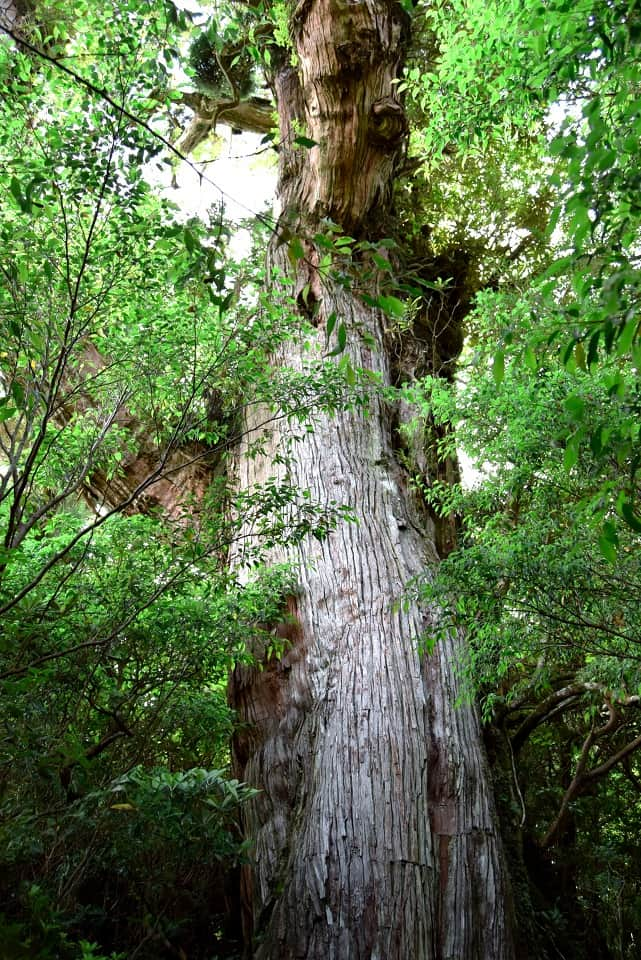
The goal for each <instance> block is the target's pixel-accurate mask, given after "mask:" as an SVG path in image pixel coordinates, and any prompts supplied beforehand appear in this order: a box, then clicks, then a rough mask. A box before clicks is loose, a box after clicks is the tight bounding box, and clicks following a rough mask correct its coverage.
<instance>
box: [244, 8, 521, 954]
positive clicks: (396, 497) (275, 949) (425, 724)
mask: <svg viewBox="0 0 641 960" xmlns="http://www.w3.org/2000/svg"><path fill="white" fill-rule="evenodd" d="M291 26H292V36H293V38H294V44H295V51H296V61H295V62H296V66H295V67H292V66H290V63H289V58H288V57H287V56H284V57H283V61H282V63H281V64H280V65H279V66H278V67H277V68H276V70H275V74H274V77H273V82H274V87H275V91H276V95H277V100H278V106H279V114H280V134H281V138H282V139H283V141H284V147H283V149H282V150H281V165H280V197H281V201H282V204H283V216H282V221H281V223H282V224H283V227H284V226H285V225H287V230H288V231H291V232H293V233H295V234H296V235H297V236H300V237H301V238H306V239H304V240H303V242H304V245H305V249H306V257H305V259H304V260H303V259H301V260H300V261H299V262H298V264H297V268H296V276H295V277H294V278H293V281H292V284H293V289H294V292H295V293H297V292H299V291H300V290H301V288H303V287H304V286H305V285H307V284H309V289H310V291H311V293H310V295H311V296H313V297H315V298H316V307H317V313H316V316H315V319H314V322H315V323H317V325H318V349H319V350H322V349H323V347H324V342H325V328H326V322H327V318H328V317H329V316H330V315H331V314H332V313H335V314H336V315H337V317H338V318H339V319H340V321H341V322H343V323H344V324H345V325H346V328H347V329H348V331H349V334H348V335H349V346H348V350H349V354H350V358H351V362H352V364H353V366H354V368H359V367H361V368H364V369H366V370H371V371H374V372H375V373H376V374H378V375H380V377H381V380H382V383H383V385H389V384H391V383H392V382H393V373H392V370H391V364H390V360H389V358H388V356H387V349H386V343H387V339H386V336H385V318H384V317H383V316H382V314H381V313H380V311H378V310H376V309H372V308H370V307H368V306H366V305H365V304H364V303H363V302H362V301H361V299H360V298H359V297H358V296H357V294H356V292H355V291H354V290H353V289H344V288H342V287H341V286H339V285H337V284H335V283H332V282H331V281H328V280H327V278H321V277H319V276H318V275H317V274H315V268H314V263H317V262H318V251H317V250H316V248H315V246H314V244H313V242H312V241H310V240H309V238H310V237H313V235H314V234H315V233H316V232H318V231H319V230H321V231H322V229H323V227H322V223H321V221H322V218H331V219H332V220H333V221H334V222H336V223H338V224H340V225H341V227H342V228H343V229H344V230H345V232H346V233H351V235H352V236H358V237H367V238H369V239H372V240H375V239H377V238H380V237H381V236H383V235H384V234H383V226H382V225H383V224H384V220H385V216H386V215H387V213H388V210H389V202H390V196H391V186H392V180H393V176H394V173H395V170H396V168H397V166H398V164H399V160H400V159H401V156H402V151H403V146H404V141H405V136H406V132H407V128H406V121H405V115H404V111H403V107H402V104H401V102H400V101H399V99H398V96H397V92H396V86H395V84H394V80H396V79H397V78H398V77H399V75H400V71H401V67H402V59H403V51H404V47H405V44H406V42H407V40H408V39H409V20H408V17H407V15H406V14H405V13H404V12H403V10H402V8H401V7H400V5H399V4H397V3H393V2H388V0H365V2H360V3H346V2H342V0H301V2H299V3H298V4H297V5H296V7H295V9H294V11H293V13H292V19H291ZM301 125H302V129H303V130H304V131H305V135H306V136H308V137H310V138H311V139H313V140H314V141H315V142H316V144H317V145H316V146H315V147H313V148H312V149H311V150H305V149H296V147H295V145H294V142H293V141H294V137H295V135H296V133H297V132H298V131H299V130H300V129H301ZM272 257H273V260H274V261H275V262H276V264H277V265H279V266H280V267H281V269H283V270H287V269H289V273H290V275H291V273H292V268H291V266H290V265H289V263H288V261H287V256H286V245H283V244H282V243H281V244H280V245H278V244H275V245H274V249H273V251H272ZM275 362H276V363H279V364H283V365H287V366H291V367H294V368H297V369H301V368H302V365H303V362H304V357H303V353H302V348H299V347H296V346H295V345H292V346H291V347H289V348H288V349H286V350H283V351H281V353H280V354H279V356H278V357H277V358H275ZM248 427H249V428H251V424H248ZM281 430H284V428H283V427H282V426H281ZM300 432H301V431H299V433H300ZM288 439H291V438H288V437H287V436H286V435H285V434H284V433H282V434H280V435H279V434H278V433H277V432H273V433H272V434H271V435H270V437H269V439H268V441H267V444H266V447H265V449H264V452H263V454H262V455H261V456H258V457H253V458H252V457H250V456H247V455H246V454H247V450H248V448H247V447H245V448H244V451H241V456H240V462H239V484H240V486H241V488H250V487H252V486H253V485H254V484H256V483H259V482H261V481H263V480H264V479H265V478H266V477H267V476H269V475H271V474H272V473H273V471H274V466H273V463H274V459H275V458H276V457H277V455H278V454H279V453H280V452H282V445H283V443H284V442H286V441H287V440H288ZM293 451H294V456H293V462H292V464H291V466H290V467H289V468H288V470H289V474H288V478H289V480H290V481H291V482H292V483H293V484H294V485H296V486H297V487H298V488H299V489H300V490H309V491H310V494H311V497H312V499H314V500H317V501H319V502H321V503H330V502H331V501H337V502H338V503H340V504H347V505H350V506H352V507H354V508H355V510H356V512H357V513H358V516H359V522H358V523H345V524H341V525H340V526H339V528H338V529H337V530H336V531H334V532H332V533H331V534H330V535H329V536H328V538H327V539H326V540H323V541H321V542H318V541H317V540H315V539H314V538H312V537H310V538H309V540H308V541H305V542H304V543H303V544H302V545H301V546H300V548H299V549H298V550H297V553H296V555H295V560H296V563H297V569H298V571H299V576H300V580H299V586H298V589H297V591H296V592H295V593H294V594H292V596H291V597H290V598H289V601H288V612H289V614H290V619H289V620H288V621H286V622H285V623H284V624H283V629H282V634H283V636H284V637H285V638H286V639H287V640H288V641H289V646H288V648H287V650H286V652H285V655H284V656H283V657H282V659H281V660H280V661H274V660H271V661H268V662H267V663H265V664H264V665H263V669H262V670H258V669H249V668H245V667H243V668H238V669H237V670H236V672H235V675H234V677H233V678H232V681H231V684H230V699H231V701H232V703H233V705H234V706H235V707H236V709H237V710H238V713H239V716H240V719H241V721H243V722H244V724H245V726H244V728H243V732H242V733H241V734H240V735H239V736H238V738H237V740H236V744H235V760H236V766H237V773H238V774H239V775H240V776H241V777H242V778H243V779H244V780H247V781H248V782H249V783H250V784H252V785H254V786H257V787H259V788H260V790H261V791H262V792H261V794H260V795H259V796H258V797H257V799H256V800H255V802H254V803H253V804H252V806H251V807H250V808H249V811H248V815H247V822H246V829H247V834H248V836H250V837H251V838H252V839H253V840H254V842H255V846H254V847H253V851H252V864H251V866H250V867H249V868H247V869H246V870H245V871H244V875H243V884H242V886H243V890H242V896H243V902H244V909H245V934H246V940H247V950H248V955H251V956H255V957H256V958H258V960H293V958H300V960H302V958H305V960H510V958H512V957H513V956H514V950H513V946H512V931H511V922H510V913H511V912H510V908H509V892H508V883H507V880H506V877H505V873H504V866H503V859H502V853H501V847H500V841H499V838H498V830H497V825H496V823H495V816H494V810H493V802H492V795H491V788H490V782H489V776H488V770H487V765H486V761H485V757H484V753H483V749H482V741H481V733H480V728H479V722H478V718H477V716H476V713H475V711H474V709H473V708H471V707H469V706H456V701H457V696H458V685H457V678H456V668H457V661H458V659H459V643H460V640H459V638H457V637H451V638H450V639H448V640H446V641H443V642H440V643H439V644H438V645H437V647H436V650H435V652H434V654H433V655H431V656H429V657H421V656H419V653H418V649H417V641H418V639H419V637H420V636H421V635H423V634H424V633H425V632H427V633H430V632H431V631H433V629H434V628H435V626H436V625H437V620H438V616H439V614H438V611H436V610H430V609H426V608H425V607H421V606H420V605H419V604H418V603H416V602H413V601H412V602H409V603H407V604H401V603H399V601H400V600H401V598H402V595H403V591H404V588H405V587H406V585H407V584H408V583H409V582H410V581H411V580H412V579H413V578H415V577H417V576H419V575H421V574H423V573H424V571H425V568H426V565H427V566H428V567H429V566H430V565H432V566H433V565H434V564H436V562H437V556H436V550H435V548H434V546H433V541H434V531H433V529H431V528H430V525H429V522H428V521H427V520H426V518H425V516H424V515H423V514H422V512H421V511H419V509H418V508H417V506H416V505H415V503H414V502H413V497H412V495H411V492H410V490H409V489H408V476H407V471H406V468H405V466H404V465H403V464H402V463H401V462H400V461H401V459H402V458H399V456H398V451H397V449H396V445H395V443H394V432H393V428H392V410H391V409H390V405H389V404H388V403H387V402H385V401H384V400H383V399H382V398H381V395H380V393H377V394H376V395H375V396H373V398H372V400H371V403H370V406H369V409H368V410H367V411H363V410H359V409H351V410H342V411H340V412H339V413H337V414H336V415H335V416H333V417H331V416H329V415H324V414H321V415H319V416H318V417H317V418H316V419H315V421H314V430H313V433H306V434H304V435H303V436H302V437H301V438H298V439H297V440H296V441H295V442H294V446H293ZM287 558H288V559H292V555H291V553H290V554H288V555H287ZM280 559H286V558H284V557H282V556H278V555H276V554H275V556H274V560H275V561H277V560H280Z"/></svg>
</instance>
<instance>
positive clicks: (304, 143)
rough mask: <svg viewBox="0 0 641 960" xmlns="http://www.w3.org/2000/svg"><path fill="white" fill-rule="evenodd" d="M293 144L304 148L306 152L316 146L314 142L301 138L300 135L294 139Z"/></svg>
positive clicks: (307, 138)
mask: <svg viewBox="0 0 641 960" xmlns="http://www.w3.org/2000/svg"><path fill="white" fill-rule="evenodd" d="M294 143H295V144H296V145H297V146H299V147H305V148H306V149H307V150H311V148H312V147H317V146H318V144H317V142H316V140H311V139H310V138H309V137H303V136H301V135H299V136H297V137H294Z"/></svg>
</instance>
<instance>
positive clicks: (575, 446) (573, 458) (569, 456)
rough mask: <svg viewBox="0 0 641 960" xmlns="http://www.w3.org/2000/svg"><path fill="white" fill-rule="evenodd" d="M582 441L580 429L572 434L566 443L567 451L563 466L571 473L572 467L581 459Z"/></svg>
mask: <svg viewBox="0 0 641 960" xmlns="http://www.w3.org/2000/svg"><path fill="white" fill-rule="evenodd" d="M580 442H581V436H580V433H579V431H577V433H574V434H572V436H571V437H570V438H569V439H568V441H567V443H566V445H565V453H564V455H563V466H564V468H565V469H566V470H567V472H568V473H569V472H570V470H571V469H572V467H574V466H575V465H576V463H577V461H578V459H579V444H580Z"/></svg>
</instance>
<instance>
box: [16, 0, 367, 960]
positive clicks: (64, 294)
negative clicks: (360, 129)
mask: <svg viewBox="0 0 641 960" xmlns="http://www.w3.org/2000/svg"><path fill="white" fill-rule="evenodd" d="M64 6H65V5H58V6H54V5H52V6H51V24H49V25H48V26H47V28H46V30H47V36H49V35H51V37H52V42H53V41H54V40H55V41H56V42H60V43H61V44H63V45H64V49H65V50H66V51H67V53H68V56H67V57H65V60H64V64H67V63H69V64H72V66H73V69H74V70H76V71H77V72H78V73H79V74H80V75H81V76H82V77H83V78H84V79H85V81H86V83H84V84H83V83H79V82H76V81H74V80H73V78H70V77H69V76H68V75H66V74H65V73H64V72H62V71H61V70H60V68H59V67H56V66H53V65H51V64H48V63H47V62H46V61H45V60H43V59H42V58H38V57H37V56H36V55H34V54H33V53H31V52H28V51H26V50H22V51H20V50H17V49H16V48H15V47H14V46H13V45H12V44H11V43H10V42H9V41H8V40H6V38H3V39H0V119H1V121H2V123H1V124H0V129H1V131H2V132H1V133H0V161H1V163H2V168H3V185H4V190H3V191H2V192H1V193H0V243H1V244H2V249H3V257H2V262H1V263H0V275H1V277H0V278H1V282H0V538H1V540H0V617H1V629H0V695H1V700H2V704H3V710H2V717H1V719H0V729H1V730H2V733H1V735H0V849H1V851H2V853H1V854H0V875H1V877H2V880H1V881H0V891H1V896H0V899H1V900H2V903H3V914H2V916H1V917H0V957H2V958H3V960H4V957H5V956H6V957H7V958H8V957H11V958H12V960H13V958H21V957H29V958H30V960H48V958H56V960H76V958H79V957H85V958H89V957H94V958H98V957H102V956H106V955H111V953H112V952H113V954H114V957H115V956H119V957H122V956H130V955H133V954H134V953H135V954H136V956H137V957H140V958H145V957H147V958H149V960H151V958H156V957H158V956H160V955H164V952H166V953H167V955H175V954H176V953H177V952H178V951H181V950H184V951H185V952H187V953H188V954H189V955H190V956H203V957H204V956H207V957H209V956H211V954H212V952H213V951H214V950H215V949H216V945H217V944H219V943H221V942H222V939H223V938H224V933H223V930H222V923H223V921H222V920H221V916H220V915H221V914H222V913H223V911H224V901H225V891H224V879H225V875H226V872H228V871H229V870H230V869H232V868H234V867H235V865H236V864H238V863H239V862H240V861H242V859H243V858H244V857H245V850H246V848H245V845H244V841H243V838H242V836H241V834H240V830H239V826H238V816H239V807H240V806H241V805H242V803H243V802H244V801H245V800H247V799H248V798H249V797H250V796H251V793H252V792H251V791H250V790H248V788H246V787H245V786H244V785H242V784H239V783H238V782H236V781H235V780H233V779H229V771H228V763H229V756H228V750H229V739H230V736H231V733H232V730H233V723H234V718H233V717H232V716H231V714H230V711H229V709H228V707H227V705H226V694H225V686H226V677H227V674H228V671H229V670H230V669H233V667H234V666H235V665H236V664H237V663H239V662H243V661H246V660H247V659H248V653H247V649H248V642H249V641H250V640H253V639H255V638H258V639H260V638H264V644H263V646H264V650H265V656H266V657H269V656H280V655H281V653H282V648H283V644H282V642H281V641H279V640H278V638H277V637H274V636H273V634H272V632H271V625H272V624H273V623H274V622H277V621H280V620H282V609H283V602H284V597H285V595H286V594H287V592H288V591H290V590H291V589H292V576H291V572H290V571H288V570H265V569H264V568H263V567H262V560H263V557H264V554H265V551H267V550H269V549H270V548H272V547H273V545H274V544H277V543H278V544H286V543H290V542H295V541H297V540H299V539H300V538H301V537H303V536H306V535H308V534H309V533H313V534H314V535H315V536H317V537H319V538H321V539H322V538H323V537H325V536H326V535H327V533H328V531H329V530H330V529H331V528H332V526H333V525H334V524H335V523H336V522H337V521H338V519H340V518H343V517H345V516H346V515H347V513H348V512H347V511H345V510H340V511H339V510H337V509H336V508H335V506H334V505H333V504H323V505H319V504H316V503H314V502H313V501H312V500H311V497H310V494H309V491H299V490H296V489H295V488H293V487H292V486H291V483H289V482H288V481H287V478H286V471H284V470H282V469H281V465H280V464H275V465H274V476H273V477H272V478H271V479H269V480H268V481H267V482H266V483H265V484H264V485H263V486H261V487H259V488H255V489H252V490H250V491H246V492H245V493H243V494H242V495H234V494H233V492H232V486H231V484H230V482H229V481H228V479H227V465H228V464H227V461H228V457H229V452H230V450H232V449H233V448H234V447H235V446H236V445H237V444H238V442H239V441H240V439H241V438H242V423H243V411H244V409H245V406H246V404H248V403H252V404H255V405H257V406H260V409H261V410H263V411H264V428H265V429H268V428H269V425H270V423H271V421H272V420H273V419H275V418H286V419H287V420H288V421H289V422H290V423H291V424H292V427H293V428H294V429H298V427H300V429H301V430H305V429H306V428H307V427H306V424H307V421H308V420H309V417H310V414H311V412H312V411H313V410H314V409H316V408H319V407H323V408H324V409H329V410H332V409H336V408H337V407H338V406H340V405H343V404H345V403H354V404H356V403H358V404H361V403H364V402H365V397H364V392H363V389H362V387H361V386H359V384H358V383H357V377H356V375H355V373H354V371H353V370H351V367H350V368H349V371H347V370H346V368H345V367H341V366H339V365H337V364H334V363H331V362H330V363H326V362H325V361H323V360H320V359H318V358H317V357H316V358H314V356H313V355H312V354H310V359H309V361H308V362H307V363H306V364H305V366H304V368H303V369H302V370H299V371H289V370H281V371H280V372H279V373H278V374H274V372H273V370H272V368H271V365H270V362H269V356H270V353H272V352H273V351H275V350H277V349H278V347H279V345H280V344H282V342H283V341H284V340H286V339H287V338H289V337H292V336H297V337H304V336H306V335H307V331H306V328H305V324H303V323H301V321H300V318H297V317H296V315H295V312H294V310H293V305H292V303H291V302H290V301H289V300H288V299H287V297H285V296H282V297H281V296H278V295H276V294H268V293H267V291H266V290H265V289H264V288H265V275H264V270H263V269H262V268H258V267H256V265H255V264H254V263H252V262H246V263H242V264H232V263H230V261H229V259H228V256H227V253H226V249H225V244H226V240H227V237H228V232H229V228H228V225H227V224H226V222H225V220H224V217H223V211H222V210H221V209H219V208H216V209H212V211H211V212H210V217H209V220H208V222H206V223H203V222H200V221H195V220H194V221H189V222H184V221H183V220H181V218H180V217H179V216H178V215H177V214H178V211H177V210H176V209H175V208H173V207H172V205H171V204H169V203H166V202H161V201H160V200H159V199H158V198H157V197H156V196H155V194H154V191H153V189H152V188H151V187H150V186H149V184H148V182H147V175H151V173H150V172H151V171H152V170H153V169H154V168H153V165H150V164H149V161H150V160H154V159H155V158H156V155H157V153H158V152H159V150H160V149H161V144H159V142H158V141H157V140H156V139H155V138H154V137H153V136H151V135H150V133H149V131H148V129H146V127H145V125H144V124H145V123H151V122H153V123H160V122H161V117H160V111H161V110H162V109H164V104H162V103H160V104H159V101H158V99H157V96H158V94H157V92H156V93H154V96H153V97H152V96H151V94H152V92H153V90H154V89H156V88H157V87H160V89H162V90H164V89H165V88H166V85H167V76H168V74H169V72H170V71H171V68H172V63H173V60H174V58H175V56H177V46H178V44H179V43H180V42H181V31H184V30H185V29H186V28H187V18H186V16H185V15H183V14H179V13H178V11H177V9H176V8H175V7H174V6H173V4H171V3H168V4H166V5H150V4H138V3H134V2H130V3H125V4H120V5H118V9H116V8H115V7H111V6H108V7H107V8H102V7H100V8H98V7H96V8H95V9H94V5H93V4H80V5H79V6H78V7H77V8H76V9H75V10H74V17H73V22H72V23H67V21H66V16H67V14H68V10H66V9H63V7H64ZM63 13H64V14H65V17H64V18H63V17H62V14H63ZM43 30H44V27H43V25H42V22H40V25H38V24H37V23H35V22H34V23H33V24H32V25H30V29H29V33H28V37H29V38H30V42H33V43H34V44H35V45H36V46H39V45H40V44H42V43H45V42H46V43H48V41H46V38H45V37H43V35H42V34H43ZM50 49H52V48H50V46H46V47H45V52H46V51H47V50H50ZM92 87H93V89H91V88H92ZM103 88H107V89H108V92H109V98H110V99H105V97H104V96H102V95H101V94H100V92H99V91H100V90H102V89H103ZM169 101H171V98H170V97H169ZM121 103H122V105H123V106H124V107H125V108H126V110H127V111H128V113H127V114H125V113H123V111H122V110H121V109H120V108H119V104H121ZM132 111H134V112H135V113H136V114H137V115H138V116H140V118H141V119H142V120H143V121H144V122H143V123H140V124H135V123H133V122H132V121H131V115H132ZM163 162H165V161H163ZM145 164H146V165H147V166H145ZM259 448H260V437H258V438H257V439H256V442H255V444H254V449H255V450H258V449H259ZM250 453H251V451H250ZM288 455H289V451H288V449H287V448H286V447H284V449H283V451H282V458H283V461H286V458H287V456H288ZM159 482H160V483H159ZM163 483H164V486H162V484H163ZM154 484H156V486H154ZM159 491H160V492H159ZM172 491H173V492H172ZM249 524H251V525H252V526H253V529H254V532H255V535H256V536H255V540H254V541H253V542H252V543H249V542H240V543H239V542H238V534H239V529H240V527H241V526H246V525H249ZM232 551H233V553H234V556H235V559H236V562H237V563H240V562H241V561H242V562H244V563H245V564H247V565H248V566H251V567H253V568H254V571H255V573H254V575H253V577H252V579H251V580H250V581H249V582H245V583H244V584H243V585H242V586H241V585H240V583H238V582H237V581H236V579H235V578H234V576H233V575H232V574H230V573H229V571H228V561H229V556H230V552H232ZM221 949H222V947H221ZM3 951H5V952H3ZM123 951H124V952H123ZM172 951H173V954H172Z"/></svg>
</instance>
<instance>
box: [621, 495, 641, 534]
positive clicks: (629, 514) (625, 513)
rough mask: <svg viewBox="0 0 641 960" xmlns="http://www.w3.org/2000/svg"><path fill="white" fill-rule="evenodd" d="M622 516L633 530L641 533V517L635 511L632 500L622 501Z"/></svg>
mask: <svg viewBox="0 0 641 960" xmlns="http://www.w3.org/2000/svg"><path fill="white" fill-rule="evenodd" d="M621 516H622V517H623V519H624V520H625V522H626V523H627V525H628V526H629V527H630V528H631V529H632V530H634V531H635V532H636V533H641V517H640V516H639V515H638V514H636V513H635V512H634V507H633V505H632V501H631V500H629V499H625V500H623V502H622V503H621Z"/></svg>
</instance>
